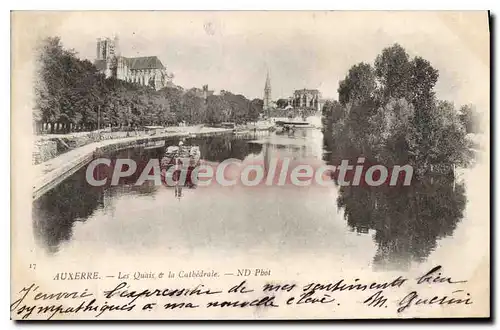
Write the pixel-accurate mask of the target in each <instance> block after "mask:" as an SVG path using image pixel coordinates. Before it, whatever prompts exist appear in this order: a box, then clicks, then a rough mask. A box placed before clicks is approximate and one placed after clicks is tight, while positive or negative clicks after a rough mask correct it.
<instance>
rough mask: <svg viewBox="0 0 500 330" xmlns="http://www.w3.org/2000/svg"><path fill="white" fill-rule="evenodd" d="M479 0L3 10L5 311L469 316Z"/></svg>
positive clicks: (480, 278) (481, 135) (484, 118)
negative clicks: (340, 6)
mask: <svg viewBox="0 0 500 330" xmlns="http://www.w3.org/2000/svg"><path fill="white" fill-rule="evenodd" d="M491 20H492V17H491V16H490V13H489V12H488V11H13V12H12V13H11V29H12V33H11V58H12V63H11V81H12V109H11V116H12V126H11V127H12V128H11V130H12V133H11V135H12V147H11V148H12V166H13V168H12V177H11V185H12V219H11V240H12V244H11V259H12V260H11V267H12V268H11V269H12V272H11V305H10V311H11V318H12V319H14V320H128V319H137V320H139V319H140V320H192V319H200V320H207V319H212V320H287V319H303V320H311V319H411V318H433V319H434V318H462V317H469V318H470V317H472V318H488V317H490V277H489V276H490V33H491V32H490V29H491Z"/></svg>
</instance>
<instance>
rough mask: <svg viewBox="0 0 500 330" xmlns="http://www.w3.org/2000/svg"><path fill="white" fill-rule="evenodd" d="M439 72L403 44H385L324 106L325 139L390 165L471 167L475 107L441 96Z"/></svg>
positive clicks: (342, 151)
mask: <svg viewBox="0 0 500 330" xmlns="http://www.w3.org/2000/svg"><path fill="white" fill-rule="evenodd" d="M438 77H439V73H438V70H436V69H435V68H433V67H432V65H431V64H430V63H429V61H427V60H425V59H423V58H422V57H418V56H417V57H414V58H410V56H409V55H408V53H407V52H406V51H405V49H404V48H403V47H401V46H400V45H399V44H394V45H393V46H391V47H388V48H385V49H384V50H383V51H382V53H381V54H379V55H378V56H377V58H376V59H375V62H374V65H371V64H368V63H359V64H356V65H354V66H352V67H351V68H350V69H349V72H348V73H347V76H346V77H345V78H344V80H342V81H340V83H339V87H338V101H333V102H327V103H326V104H325V105H324V107H323V109H322V112H323V126H324V129H325V142H326V143H331V144H332V146H333V147H334V148H335V149H336V151H335V152H336V153H337V154H338V155H342V156H344V157H346V156H348V155H349V154H351V155H352V156H353V157H357V156H360V155H364V156H365V157H367V158H368V159H371V160H372V161H376V162H378V163H382V164H386V165H394V164H400V165H404V164H410V165H412V166H413V167H414V170H416V172H417V174H423V173H425V172H427V171H428V170H429V169H431V168H436V167H439V168H445V169H448V170H449V169H450V168H453V166H467V165H469V164H470V163H471V161H472V159H473V154H472V151H471V148H470V147H471V142H470V140H468V139H467V134H468V133H477V132H478V126H477V122H478V118H477V113H476V112H475V109H474V107H473V106H472V105H463V106H461V107H460V108H459V109H457V108H455V106H454V104H453V103H451V102H448V101H443V100H439V99H437V97H436V94H435V91H434V86H435V85H436V82H437V80H438Z"/></svg>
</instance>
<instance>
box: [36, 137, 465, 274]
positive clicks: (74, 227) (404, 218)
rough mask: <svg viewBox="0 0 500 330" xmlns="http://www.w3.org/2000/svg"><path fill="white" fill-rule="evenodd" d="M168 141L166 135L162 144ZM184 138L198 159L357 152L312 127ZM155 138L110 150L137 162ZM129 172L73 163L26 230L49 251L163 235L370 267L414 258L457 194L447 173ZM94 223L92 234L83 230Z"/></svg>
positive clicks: (455, 208)
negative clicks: (144, 175)
mask: <svg viewBox="0 0 500 330" xmlns="http://www.w3.org/2000/svg"><path fill="white" fill-rule="evenodd" d="M178 142H179V140H178V139H171V140H168V141H166V146H169V145H177V144H178ZM185 144H186V145H199V146H200V150H201V155H202V159H203V160H204V161H208V162H222V161H224V160H226V159H228V158H236V159H240V160H242V161H244V162H245V161H255V160H258V161H262V162H263V163H264V164H266V165H269V163H270V161H271V159H273V158H283V157H290V158H292V159H294V160H297V161H299V162H301V163H310V164H315V165H317V164H323V163H328V164H333V165H338V164H339V163H340V160H341V159H343V158H344V159H355V158H357V157H358V156H360V155H359V154H358V153H357V152H356V151H353V150H352V149H349V148H348V146H347V145H346V144H342V143H334V141H328V140H323V135H322V134H321V132H320V131H318V130H303V131H297V132H296V134H294V135H293V136H283V135H277V134H271V135H269V134H262V135H258V134H250V135H222V136H213V137H206V138H190V139H186V140H185ZM166 146H165V147H166ZM165 147H163V148H157V149H143V148H135V149H129V150H123V151H120V152H116V153H114V154H112V155H110V158H111V159H117V158H131V159H134V160H135V161H136V162H147V160H149V159H151V158H156V159H160V158H161V157H162V156H163V154H164V152H165ZM351 163H353V162H351ZM139 174H140V173H136V174H134V175H133V176H131V177H129V178H127V179H125V180H124V181H123V182H122V183H121V184H120V185H118V186H105V187H91V186H89V185H88V184H87V182H86V180H85V168H84V169H82V170H80V171H78V172H77V173H75V174H74V175H73V176H72V177H70V178H69V179H68V180H65V181H64V182H63V183H61V184H60V185H59V186H58V187H56V188H55V189H53V190H51V191H50V192H48V193H47V194H46V195H44V196H42V197H41V198H40V199H38V200H37V201H36V202H34V204H33V206H34V207H33V223H34V230H35V237H36V238H37V239H38V241H39V243H40V244H41V245H42V246H45V247H46V248H47V250H48V251H49V252H50V253H55V252H57V251H58V250H59V249H60V248H61V246H62V245H64V244H63V243H65V242H66V243H68V244H70V243H71V242H72V241H74V240H79V241H80V242H81V241H85V240H90V241H85V242H84V243H85V244H92V245H99V244H102V245H104V246H107V245H106V244H108V245H116V246H117V248H118V249H123V250H127V249H130V250H133V249H136V248H137V246H142V245H148V244H150V245H154V244H158V245H162V244H163V245H167V244H168V247H166V248H168V249H176V250H177V251H181V250H182V249H184V250H187V251H191V249H194V248H195V247H196V248H200V249H208V248H214V249H215V250H216V253H223V252H224V251H228V250H230V249H233V250H238V249H239V250H238V251H239V253H248V252H249V251H251V250H254V249H257V248H259V249H262V250H264V251H266V252H267V254H272V253H271V252H269V251H271V249H277V250H279V251H278V252H273V253H280V254H283V253H289V254H291V255H293V254H294V253H310V254H314V255H317V254H320V253H324V254H325V255H328V256H331V258H332V260H333V259H335V258H340V261H342V260H345V259H346V258H347V259H349V261H351V260H355V261H356V262H359V263H362V262H364V261H361V260H358V259H361V258H365V257H366V258H367V259H369V260H368V263H370V264H371V265H373V267H374V268H376V269H388V268H399V269H401V268H408V267H410V266H411V264H412V263H413V262H422V261H424V260H425V259H426V258H427V257H428V256H429V254H430V253H431V252H432V251H433V250H435V249H436V247H437V245H438V240H439V239H441V238H443V237H446V236H450V235H452V234H453V232H454V230H455V227H456V226H457V224H458V223H459V222H460V220H461V218H462V217H463V212H464V208H465V204H466V197H465V188H464V186H463V185H461V184H458V183H456V182H454V181H453V180H452V179H451V178H449V177H434V178H428V179H426V180H423V181H419V182H413V183H412V185H411V186H409V187H402V188H394V187H385V188H384V187H371V188H370V187H352V186H347V187H334V188H297V187H256V188H252V189H246V190H244V189H240V188H234V189H227V188H220V187H209V188H204V189H205V190H204V191H199V190H201V188H197V187H194V186H193V187H186V186H175V187H165V186H157V185H155V184H154V183H153V182H152V181H146V182H145V183H144V184H143V185H140V186H136V185H134V183H135V182H136V180H137V179H138V176H139ZM193 205H195V206H193ZM339 211H342V212H343V215H344V218H343V219H342V218H341V217H340V216H339ZM141 219H142V220H141ZM143 219H147V221H148V223H147V224H145V223H144V221H143ZM115 220H119V221H115ZM83 223H84V225H83ZM95 232H98V233H99V237H98V238H94V237H93V236H92V235H94V233H95ZM148 246H149V245H148ZM127 251H128V250H127ZM169 251H170V250H169ZM368 251H370V252H369V253H367V252H368ZM335 260H337V259H335ZM364 265H366V264H364Z"/></svg>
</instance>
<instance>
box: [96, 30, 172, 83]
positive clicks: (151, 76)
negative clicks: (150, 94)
mask: <svg viewBox="0 0 500 330" xmlns="http://www.w3.org/2000/svg"><path fill="white" fill-rule="evenodd" d="M94 64H95V66H96V67H97V69H98V70H99V71H100V72H102V73H104V74H105V75H106V77H108V78H109V77H115V78H116V79H120V80H125V81H128V82H132V83H138V84H141V85H144V86H151V87H152V88H154V89H156V90H159V89H162V88H164V87H167V86H169V85H172V78H173V75H172V74H169V73H167V69H166V68H165V66H164V65H163V64H162V63H161V61H160V59H159V58H158V57H156V56H142V57H124V56H121V54H120V49H119V42H118V37H116V36H115V37H114V38H113V39H111V38H104V39H101V38H98V39H97V57H96V60H95V62H94Z"/></svg>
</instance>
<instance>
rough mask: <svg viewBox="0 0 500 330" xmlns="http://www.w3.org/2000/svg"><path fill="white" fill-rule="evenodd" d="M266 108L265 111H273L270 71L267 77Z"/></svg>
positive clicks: (265, 89) (264, 107) (265, 90)
mask: <svg viewBox="0 0 500 330" xmlns="http://www.w3.org/2000/svg"><path fill="white" fill-rule="evenodd" d="M263 101H264V106H263V110H266V111H267V110H269V109H271V79H270V78H269V70H268V71H267V75H266V84H265V86H264V99H263Z"/></svg>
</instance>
